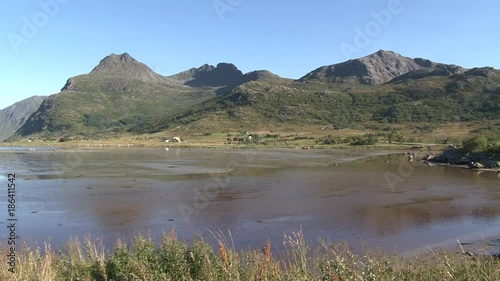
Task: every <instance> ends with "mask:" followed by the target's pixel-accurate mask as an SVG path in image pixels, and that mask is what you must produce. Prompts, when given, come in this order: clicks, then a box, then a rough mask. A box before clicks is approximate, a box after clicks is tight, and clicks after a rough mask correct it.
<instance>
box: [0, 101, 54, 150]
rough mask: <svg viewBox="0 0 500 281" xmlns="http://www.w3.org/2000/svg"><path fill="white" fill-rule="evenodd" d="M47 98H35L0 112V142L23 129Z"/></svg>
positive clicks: (17, 103)
mask: <svg viewBox="0 0 500 281" xmlns="http://www.w3.org/2000/svg"><path fill="white" fill-rule="evenodd" d="M45 98H46V97H43V96H33V97H30V98H27V99H25V100H22V101H20V102H16V103H15V104H13V105H11V106H9V107H6V108H4V109H2V110H0V142H1V141H4V140H6V139H7V138H9V137H10V136H12V135H13V134H14V133H15V132H16V131H17V130H18V129H19V128H21V127H22V126H23V125H24V123H25V122H26V120H27V119H28V117H29V116H30V115H31V114H33V112H35V111H36V110H37V109H38V107H39V106H40V104H42V102H43V100H44V99H45Z"/></svg>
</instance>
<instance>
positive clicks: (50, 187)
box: [0, 148, 500, 252]
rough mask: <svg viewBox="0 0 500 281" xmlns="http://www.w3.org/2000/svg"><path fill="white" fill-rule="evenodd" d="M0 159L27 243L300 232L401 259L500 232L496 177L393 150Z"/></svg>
mask: <svg viewBox="0 0 500 281" xmlns="http://www.w3.org/2000/svg"><path fill="white" fill-rule="evenodd" d="M377 154H378V156H373V155H377ZM369 156H372V157H369ZM0 159H1V161H0V184H1V185H4V186H5V187H4V188H1V189H0V196H1V197H0V198H3V199H0V213H3V214H4V215H1V216H0V222H1V223H2V224H6V219H7V195H6V193H7V192H6V189H7V181H6V175H7V173H8V172H15V173H16V175H17V185H18V186H17V194H16V195H17V200H18V201H17V218H18V223H17V225H18V229H17V235H19V239H21V240H23V241H26V242H29V243H31V242H33V241H38V242H42V241H46V240H47V239H48V237H51V241H52V243H53V244H63V243H65V242H66V241H67V240H68V239H69V238H71V237H75V236H79V237H83V236H84V235H91V237H93V238H98V239H103V240H104V243H105V244H106V245H108V246H110V245H112V244H113V243H114V242H115V241H116V239H117V238H118V237H121V238H124V239H125V240H128V239H129V238H130V237H132V236H133V235H136V234H138V233H145V232H146V231H147V229H150V230H151V233H152V234H153V236H155V237H156V238H158V239H159V237H160V235H161V232H162V231H168V230H169V229H170V228H171V227H173V226H175V229H176V232H177V235H178V236H179V237H180V238H182V239H186V240H190V239H192V238H193V237H194V236H195V235H201V236H203V237H205V238H206V239H207V240H211V239H213V234H212V233H211V232H216V231H218V230H221V231H223V232H224V233H225V235H226V236H230V235H229V234H228V230H230V232H231V236H232V238H233V240H234V242H235V245H236V247H237V248H247V247H255V248H257V247H258V248H260V247H262V246H263V245H264V244H265V241H267V239H271V240H272V241H273V243H274V245H279V244H281V241H282V238H283V234H284V233H287V234H291V232H292V231H298V230H299V229H300V227H301V226H302V228H303V231H304V234H305V236H306V239H308V240H311V241H313V242H316V241H319V240H320V238H323V239H325V240H327V241H329V242H343V241H347V242H349V243H350V244H351V245H354V246H355V245H359V244H360V243H361V242H363V243H364V244H366V245H367V246H370V247H380V248H382V249H384V250H387V251H398V252H405V251H409V250H417V249H425V248H426V247H429V246H435V245H445V244H447V243H453V242H454V241H456V239H461V240H464V239H472V240H476V239H481V237H488V236H493V235H498V234H500V204H498V202H499V200H500V184H499V183H500V178H499V176H498V174H497V173H487V172H485V173H481V174H479V173H478V172H474V171H470V170H465V169H460V168H453V167H438V166H436V167H429V166H427V165H425V164H422V163H418V162H416V163H410V162H409V161H407V160H406V159H405V157H404V156H401V155H400V154H397V155H396V154H392V155H389V154H386V153H383V152H368V151H359V152H355V151H348V150H338V151H331V150H328V151H327V150H313V151H302V150H211V149H203V150H202V149H175V148H170V149H169V150H168V151H167V150H165V149H127V150H80V151H50V150H46V151H39V150H37V151H15V152H0ZM2 210H5V211H2ZM0 227H1V225H0ZM0 234H1V237H0V239H1V241H2V242H4V241H6V239H7V233H6V232H5V231H2V232H0ZM228 239H230V238H228Z"/></svg>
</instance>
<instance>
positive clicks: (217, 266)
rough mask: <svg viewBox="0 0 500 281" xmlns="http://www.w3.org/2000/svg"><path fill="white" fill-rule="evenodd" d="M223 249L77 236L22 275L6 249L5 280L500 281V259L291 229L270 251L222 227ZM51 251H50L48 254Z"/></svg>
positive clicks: (170, 240) (36, 253) (30, 259)
mask: <svg viewBox="0 0 500 281" xmlns="http://www.w3.org/2000/svg"><path fill="white" fill-rule="evenodd" d="M214 237H215V238H216V241H217V242H216V243H215V248H214V247H213V246H212V245H211V244H210V243H207V242H205V241H204V240H203V239H201V238H197V239H195V240H194V242H193V243H192V244H188V243H186V242H184V241H180V240H178V239H177V238H176V235H175V232H174V231H173V229H172V230H171V231H170V233H165V234H164V235H163V236H162V238H161V240H160V241H155V240H154V239H153V238H152V237H151V235H150V234H149V235H146V236H137V237H135V238H134V239H133V241H132V242H130V243H125V242H123V241H118V242H116V244H115V246H114V248H113V250H112V251H109V252H107V251H105V249H104V247H103V246H102V244H100V243H96V242H94V241H92V240H90V239H86V240H85V241H84V243H83V244H82V243H81V242H80V241H79V240H77V239H73V240H71V241H69V242H68V243H67V245H66V247H65V249H61V250H54V249H53V248H52V247H51V246H50V244H45V247H44V248H43V249H40V248H39V247H35V248H29V247H27V246H24V247H23V249H22V251H21V252H20V253H19V256H18V263H17V265H16V273H15V274H13V273H11V272H9V271H8V264H7V263H6V255H2V258H1V259H2V263H1V265H0V269H1V271H0V279H1V280H5V281H9V280H23V281H36V280H40V281H42V280H54V281H56V280H64V281H70V280H71V281H76V280H85V281H87V280H101V281H105V280H106V281H111V280H115V281H118V280H119V281H137V280H150V281H156V280H157V281H162V280H176V281H183V280H186V281H188V280H189V281H191V280H193V281H194V280H199V281H212V280H242V281H243V280H269V281H273V280H290V281H298V280H318V281H328V280H332V281H340V280H360V281H364V280H377V281H384V280H412V281H418V280H422V281H423V280H425V281H428V280H443V281H446V280H450V281H451V280H464V281H465V280H467V281H471V280H485V281H487V280H492V281H493V280H500V270H499V268H500V261H499V260H498V259H497V260H495V259H493V258H490V257H476V258H474V259H473V258H471V257H467V256H462V255H456V254H450V253H446V252H431V251H429V254H428V255H426V256H423V257H412V258H409V259H408V258H402V257H398V256H396V255H386V254H382V253H380V252H377V251H370V250H366V251H364V252H363V253H361V254H355V253H353V252H352V251H351V250H350V249H349V247H348V246H347V245H345V244H341V245H332V244H327V243H323V244H322V247H320V248H319V249H313V248H312V245H311V244H310V243H308V242H306V240H305V238H304V235H303V233H302V231H299V232H297V233H292V235H285V237H284V240H283V247H280V250H277V249H278V248H277V247H274V246H273V245H272V244H271V241H268V242H267V243H265V244H263V249H262V250H252V249H248V250H245V251H241V252H240V251H236V250H234V248H233V246H231V245H232V243H231V241H229V240H228V239H226V237H225V236H224V235H222V234H221V233H215V234H214ZM42 252H43V253H42Z"/></svg>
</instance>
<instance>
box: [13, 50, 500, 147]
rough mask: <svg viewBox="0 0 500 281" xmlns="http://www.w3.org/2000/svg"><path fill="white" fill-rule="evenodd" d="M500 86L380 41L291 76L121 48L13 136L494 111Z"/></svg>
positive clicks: (440, 117) (490, 73) (488, 71)
mask: <svg viewBox="0 0 500 281" xmlns="http://www.w3.org/2000/svg"><path fill="white" fill-rule="evenodd" d="M499 93H500V74H499V71H498V70H495V69H492V68H487V67H485V68H475V69H464V68H462V67H459V66H456V65H447V64H441V63H435V62H432V61H429V60H427V59H422V58H416V59H412V58H408V57H404V56H401V55H399V54H397V53H394V52H391V51H383V50H381V51H378V52H376V53H374V54H371V55H369V56H366V57H362V58H359V59H354V60H349V61H346V62H343V63H339V64H334V65H329V66H323V67H320V68H318V69H316V70H314V71H312V72H310V73H308V74H306V75H305V76H304V77H302V78H301V79H299V80H295V81H294V80H291V79H285V78H281V77H279V76H277V75H275V74H273V73H271V72H269V71H266V70H258V71H252V72H248V73H243V72H242V71H241V70H239V69H238V68H237V67H236V66H235V65H233V64H230V63H219V64H217V66H213V65H208V64H205V65H202V66H201V67H198V68H191V69H189V70H187V71H184V72H181V73H178V74H176V75H173V76H162V75H160V74H157V73H155V72H154V71H152V70H151V69H150V68H149V67H148V66H146V65H145V64H143V63H141V62H139V61H137V60H136V59H134V58H132V57H131V56H130V55H129V54H127V53H124V54H121V55H115V54H111V55H109V56H107V57H106V58H104V59H103V60H101V62H100V63H99V64H98V65H97V66H96V67H95V68H94V69H93V70H92V71H91V72H90V73H88V74H84V75H79V76H75V77H72V78H70V79H68V81H67V83H66V85H65V86H64V87H63V88H62V91H61V92H60V93H59V94H55V95H52V96H50V97H49V98H47V99H46V100H45V101H44V102H43V103H42V104H41V106H40V107H39V108H38V110H36V112H35V113H33V115H32V116H31V117H30V118H29V120H28V121H27V122H26V124H24V125H23V126H22V127H21V128H20V129H19V130H18V131H17V133H16V135H15V137H20V136H27V135H31V134H36V135H47V136H48V135H80V136H83V137H84V138H85V137H88V138H100V137H110V136H115V135H119V134H120V133H121V132H127V131H129V132H140V133H149V132H158V131H162V130H165V129H168V128H171V127H173V126H180V125H185V126H190V125H191V124H198V123H203V124H205V125H206V124H209V126H208V127H206V126H205V125H204V126H205V128H216V129H220V127H219V126H218V124H215V123H217V122H218V121H213V120H222V121H223V122H228V123H226V124H232V125H231V126H234V127H235V128H237V127H241V122H246V123H245V124H264V125H265V124H270V123H273V122H281V123H283V122H289V123H297V124H338V125H341V126H342V127H348V126H350V125H352V124H366V123H367V122H384V123H387V122H390V123H404V122H449V121H463V120H468V121H470V120H483V119H495V118H496V119H498V116H500V94H499ZM210 120H212V121H210ZM212 123H214V124H212ZM193 126H194V125H193ZM196 126H197V125H196ZM245 126H246V125H245ZM15 137H14V138H15Z"/></svg>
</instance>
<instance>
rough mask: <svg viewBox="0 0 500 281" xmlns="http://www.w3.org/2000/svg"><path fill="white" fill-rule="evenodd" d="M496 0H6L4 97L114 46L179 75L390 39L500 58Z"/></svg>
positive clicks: (40, 90) (337, 52)
mask: <svg viewBox="0 0 500 281" xmlns="http://www.w3.org/2000/svg"><path fill="white" fill-rule="evenodd" d="M499 11H500V1H496V0H478V1H463V0H455V1H452V0H443V1H431V0H420V1H418V0H399V1H398V0H370V1H368V0H360V1H348V0H317V1H302V0H300V1H299V0H286V1H285V0H275V1H271V0H157V1H152V0H144V1H130V0H122V1H96V0H85V1H77V0H38V1H30V0H27V1H15V0H0V62H1V68H0V77H1V83H0V93H1V94H0V108H4V107H7V106H9V105H11V104H13V103H14V102H17V101H19V100H22V99H24V98H27V97H29V96H33V95H50V94H54V93H57V92H58V91H59V90H60V89H61V88H62V86H63V85H64V84H65V82H66V79H67V78H69V77H71V76H76V75H79V74H84V73H88V72H89V71H91V70H92V68H93V67H94V66H95V65H97V64H98V63H99V61H100V60H101V59H102V58H104V57H105V56H106V55H108V54H110V53H123V52H128V53H129V54H130V55H132V56H133V57H135V58H136V59H138V60H139V61H142V62H144V63H146V64H147V65H149V66H150V67H151V68H152V69H153V70H155V71H156V72H158V73H160V74H163V75H172V74H175V73H178V72H180V71H183V70H186V69H189V68H191V67H198V66H200V65H202V64H204V63H209V64H217V63H218V62H231V63H234V64H235V65H236V66H238V67H239V68H240V69H241V70H242V71H243V72H248V71H252V70H257V69H268V70H270V71H272V72H274V73H276V74H278V75H280V76H283V77H288V78H299V77H301V76H303V75H305V74H306V73H307V72H309V71H311V70H313V69H315V68H317V67H319V66H322V65H327V64H333V63H338V62H342V61H345V60H347V59H350V58H354V57H361V56H365V55H368V54H370V53H373V52H376V51H377V50H379V49H385V50H393V51H396V52H398V53H400V54H402V55H405V56H409V57H424V58H428V59H431V60H433V61H437V62H444V63H453V64H457V65H461V66H464V67H476V66H493V67H495V68H500V54H499V51H500V31H499V26H500V25H499V20H498V12H499Z"/></svg>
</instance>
